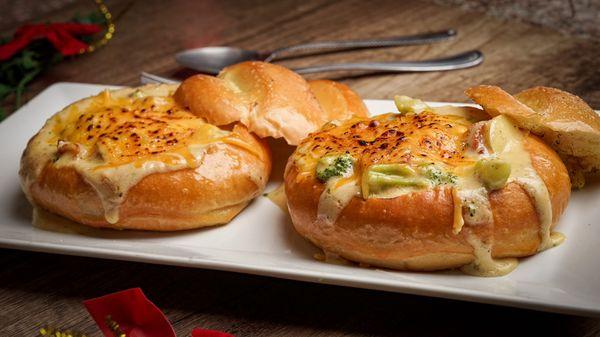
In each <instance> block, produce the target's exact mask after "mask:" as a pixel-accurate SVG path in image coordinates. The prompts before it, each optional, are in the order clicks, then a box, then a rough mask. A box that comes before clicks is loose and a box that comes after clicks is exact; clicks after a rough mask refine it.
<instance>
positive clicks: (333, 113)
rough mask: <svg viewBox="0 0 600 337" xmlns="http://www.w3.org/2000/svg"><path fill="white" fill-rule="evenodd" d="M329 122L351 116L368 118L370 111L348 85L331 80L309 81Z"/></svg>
mask: <svg viewBox="0 0 600 337" xmlns="http://www.w3.org/2000/svg"><path fill="white" fill-rule="evenodd" d="M308 85H309V86H310V90H311V91H312V92H313V94H314V95H315V97H316V98H317V101H319V104H320V105H321V109H323V112H324V113H325V116H326V117H325V119H326V120H327V121H332V120H343V119H346V118H348V117H350V116H353V115H354V116H359V117H368V116H369V110H367V107H366V106H365V103H364V102H363V100H362V99H361V98H360V96H358V94H357V93H355V92H354V91H352V89H350V88H349V87H348V86H347V85H345V84H343V83H339V82H335V81H330V80H314V81H308Z"/></svg>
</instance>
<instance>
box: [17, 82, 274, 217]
mask: <svg viewBox="0 0 600 337" xmlns="http://www.w3.org/2000/svg"><path fill="white" fill-rule="evenodd" d="M175 89H176V86H174V85H165V84H160V85H146V86H142V87H139V88H124V89H119V90H115V91H103V92H102V93H100V94H98V95H96V96H92V97H89V98H86V99H83V100H80V101H78V102H75V103H73V104H71V105H69V106H68V107H66V108H65V109H63V110H62V111H60V112H58V113H56V114H55V115H53V116H52V117H51V118H50V119H49V120H48V121H47V122H46V124H45V125H44V127H43V128H42V129H41V130H40V131H39V132H38V134H37V135H35V136H34V137H33V138H32V139H31V141H30V142H29V144H28V145H27V148H26V150H25V152H24V153H23V157H22V160H21V170H20V176H21V183H22V187H23V190H24V191H25V193H26V194H27V195H28V197H29V199H30V200H33V199H32V198H31V195H32V194H31V189H32V185H33V184H35V183H39V181H40V179H41V178H40V177H41V176H42V175H43V173H42V172H43V171H44V169H45V168H46V167H47V166H51V167H52V168H56V169H61V168H67V169H74V170H75V171H76V172H77V173H78V174H79V175H80V176H81V177H83V179H84V180H85V182H86V183H87V184H89V185H91V186H92V187H93V189H94V190H95V191H96V192H97V194H98V197H100V199H101V200H102V205H103V207H104V210H105V214H106V216H105V217H106V220H107V221H108V222H110V223H111V224H114V223H116V222H117V221H118V216H119V213H118V212H119V207H120V205H121V204H122V203H123V201H124V200H125V198H126V197H127V194H128V191H129V189H131V188H133V187H134V186H136V185H137V184H138V183H139V182H140V181H142V180H143V179H144V178H146V177H148V176H151V175H154V174H159V173H166V172H174V171H179V170H182V169H188V168H191V169H196V168H198V167H200V166H202V165H204V164H206V163H204V157H205V154H206V153H207V152H210V151H217V152H218V151H221V152H223V148H225V147H228V146H230V145H231V146H233V147H236V148H239V149H241V150H243V151H246V152H249V153H250V155H251V156H255V157H256V158H255V160H256V161H257V162H266V163H267V164H266V165H265V166H266V167H269V166H270V159H269V158H268V157H269V156H268V154H266V151H264V150H263V149H262V145H261V144H259V145H257V141H256V139H255V138H254V136H248V137H245V136H243V135H242V133H239V132H231V131H227V130H223V129H220V128H219V127H217V126H215V125H212V124H209V123H206V121H205V120H203V119H202V118H200V117H198V116H196V115H194V114H193V113H191V112H190V111H189V110H188V109H186V108H185V107H183V106H181V105H180V104H178V103H177V102H176V101H175V100H174V99H173V93H174V91H175ZM242 128H243V127H242ZM243 129H244V130H245V128H243ZM238 130H239V128H238ZM246 133H247V132H246ZM236 161H237V159H236ZM267 174H268V169H267ZM259 175H260V174H258V175H256V176H252V177H251V178H252V179H255V178H256V180H257V181H258V180H260V181H258V182H257V183H256V186H264V180H265V179H264V177H262V176H259Z"/></svg>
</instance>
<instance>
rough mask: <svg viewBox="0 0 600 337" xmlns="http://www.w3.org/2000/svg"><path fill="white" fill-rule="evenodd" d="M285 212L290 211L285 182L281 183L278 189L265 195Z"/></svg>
mask: <svg viewBox="0 0 600 337" xmlns="http://www.w3.org/2000/svg"><path fill="white" fill-rule="evenodd" d="M265 196H266V197H267V199H269V200H271V202H272V203H274V204H275V205H276V206H277V207H279V208H280V209H281V210H282V211H283V212H285V213H288V205H287V196H286V195H285V184H281V185H279V186H278V187H277V188H276V189H274V190H272V191H271V192H269V193H267V194H266V195H265Z"/></svg>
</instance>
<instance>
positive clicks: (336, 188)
mask: <svg viewBox="0 0 600 337" xmlns="http://www.w3.org/2000/svg"><path fill="white" fill-rule="evenodd" d="M360 195H361V193H360V185H359V183H358V180H357V179H344V178H340V177H338V178H332V179H329V181H327V184H326V185H325V190H324V191H323V193H321V197H320V198H319V206H318V209H317V219H318V220H322V221H324V223H326V224H328V225H331V224H333V223H334V222H335V221H336V220H337V218H338V217H339V215H340V213H341V212H342V211H343V210H344V208H346V206H347V205H348V203H350V201H351V200H352V198H354V197H359V196H360Z"/></svg>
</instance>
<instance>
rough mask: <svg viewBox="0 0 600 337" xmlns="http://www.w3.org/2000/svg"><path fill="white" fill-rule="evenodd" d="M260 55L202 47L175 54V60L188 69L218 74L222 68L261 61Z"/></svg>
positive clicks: (230, 49) (236, 50)
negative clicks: (245, 62)
mask: <svg viewBox="0 0 600 337" xmlns="http://www.w3.org/2000/svg"><path fill="white" fill-rule="evenodd" d="M261 56H262V55H261V53H260V52H258V51H254V50H246V49H241V48H236V47H203V48H195V49H188V50H185V51H182V52H180V53H177V54H176V55H175V60H177V63H179V64H184V65H186V66H187V67H189V68H192V69H195V70H198V71H200V72H203V73H207V74H218V73H219V71H221V70H222V69H223V68H225V67H227V66H229V65H232V64H236V63H240V62H244V61H255V60H261V61H262V60H263V59H264V57H261Z"/></svg>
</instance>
